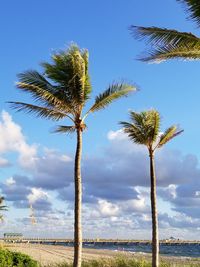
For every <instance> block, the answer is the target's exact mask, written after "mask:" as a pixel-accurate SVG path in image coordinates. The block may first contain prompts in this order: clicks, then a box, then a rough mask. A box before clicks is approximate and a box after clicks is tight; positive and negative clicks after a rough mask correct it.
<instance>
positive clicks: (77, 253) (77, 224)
mask: <svg viewBox="0 0 200 267" xmlns="http://www.w3.org/2000/svg"><path fill="white" fill-rule="evenodd" d="M81 156H82V131H81V130H80V129H77V146H76V156H75V166H74V186H75V204H74V205H75V206H74V262H73V267H81V260H82V225H81V206H82V182H81Z"/></svg>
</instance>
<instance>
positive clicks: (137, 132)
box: [120, 121, 147, 145]
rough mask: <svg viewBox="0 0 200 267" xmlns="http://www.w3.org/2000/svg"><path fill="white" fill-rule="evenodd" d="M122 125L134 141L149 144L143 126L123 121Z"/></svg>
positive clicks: (139, 143)
mask: <svg viewBox="0 0 200 267" xmlns="http://www.w3.org/2000/svg"><path fill="white" fill-rule="evenodd" d="M120 125H121V126H122V127H123V131H124V133H126V134H127V135H128V137H129V138H130V139H131V140H132V141H133V142H134V143H136V144H138V145H144V144H147V139H146V135H145V134H144V132H143V131H142V130H141V128H139V127H137V126H136V125H135V124H134V123H129V122H126V121H121V122H120Z"/></svg>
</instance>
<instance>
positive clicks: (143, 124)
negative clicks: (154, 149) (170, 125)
mask: <svg viewBox="0 0 200 267" xmlns="http://www.w3.org/2000/svg"><path fill="white" fill-rule="evenodd" d="M130 117H131V121H132V123H133V124H134V125H135V126H136V127H137V129H140V132H141V133H142V135H143V140H145V141H144V143H146V144H149V145H152V144H153V143H154V142H155V141H156V140H157V137H158V132H159V127H160V114H159V112H158V111H156V110H148V111H143V112H140V113H137V112H134V111H131V112H130Z"/></svg>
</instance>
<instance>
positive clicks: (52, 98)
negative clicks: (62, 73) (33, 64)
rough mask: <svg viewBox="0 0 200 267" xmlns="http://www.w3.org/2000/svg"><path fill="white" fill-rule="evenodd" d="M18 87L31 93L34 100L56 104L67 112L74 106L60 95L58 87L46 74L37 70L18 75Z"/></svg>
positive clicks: (47, 104)
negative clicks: (50, 81) (49, 80)
mask: <svg viewBox="0 0 200 267" xmlns="http://www.w3.org/2000/svg"><path fill="white" fill-rule="evenodd" d="M18 77H19V82H18V83H17V87H18V88H19V89H21V90H23V91H25V92H28V93H30V94H31V96H32V97H33V98H34V100H36V101H39V102H41V103H43V104H45V105H46V106H49V107H50V106H55V107H57V108H59V109H60V110H64V111H65V112H71V110H72V108H71V106H70V104H69V103H68V102H66V101H65V98H63V97H62V98H61V97H59V96H60V94H58V92H57V91H58V88H57V87H55V86H53V85H51V84H50V83H49V82H48V81H47V80H46V79H45V77H44V76H42V75H41V74H40V73H38V72H37V71H32V70H31V71H26V72H23V73H20V74H19V75H18Z"/></svg>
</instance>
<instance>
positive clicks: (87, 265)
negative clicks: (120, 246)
mask: <svg viewBox="0 0 200 267" xmlns="http://www.w3.org/2000/svg"><path fill="white" fill-rule="evenodd" d="M151 266H152V265H151V262H149V261H147V260H141V259H140V260H136V259H130V258H129V259H127V258H124V257H120V258H114V259H113V258H112V259H106V260H105V259H104V260H99V259H98V260H91V261H83V263H82V267H151ZM197 266H199V265H197V264H188V263H179V264H174V263H166V262H161V263H160V267H197ZM46 267H73V264H72V263H62V264H55V265H48V266H46Z"/></svg>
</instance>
